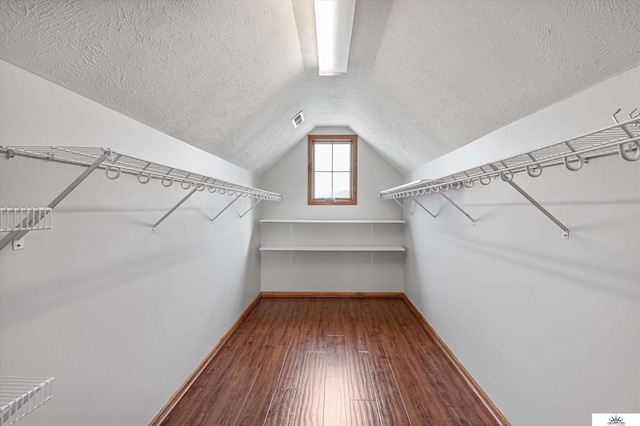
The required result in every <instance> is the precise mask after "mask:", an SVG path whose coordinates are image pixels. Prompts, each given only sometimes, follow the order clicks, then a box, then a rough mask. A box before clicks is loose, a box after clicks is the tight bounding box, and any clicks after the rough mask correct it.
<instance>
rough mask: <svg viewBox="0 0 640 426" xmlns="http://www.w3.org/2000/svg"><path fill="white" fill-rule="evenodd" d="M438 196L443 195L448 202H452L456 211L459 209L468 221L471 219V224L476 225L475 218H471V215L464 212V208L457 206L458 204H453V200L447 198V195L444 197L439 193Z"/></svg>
mask: <svg viewBox="0 0 640 426" xmlns="http://www.w3.org/2000/svg"><path fill="white" fill-rule="evenodd" d="M438 194H440V195H442V196H443V197H444V199H445V200H447V201H448V202H450V203H451V204H453V207H455V208H456V209H458V210H459V211H460V213H462V214H463V215H465V216H466V217H467V219H469V220H470V221H471V223H473V224H474V225H475V224H476V221H475V219H474V218H472V217H471V216H469V214H468V213H467V212H465V211H464V210H462V208H461V207H460V206H459V205H457V204H456V203H454V202H453V200H451V198H449V197H447V196H446V195H444V194H443V193H442V192H438Z"/></svg>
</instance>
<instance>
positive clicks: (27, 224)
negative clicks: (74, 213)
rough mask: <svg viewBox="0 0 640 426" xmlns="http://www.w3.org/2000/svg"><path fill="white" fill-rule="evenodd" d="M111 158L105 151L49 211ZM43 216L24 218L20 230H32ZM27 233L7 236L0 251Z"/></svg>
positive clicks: (61, 194)
mask: <svg viewBox="0 0 640 426" xmlns="http://www.w3.org/2000/svg"><path fill="white" fill-rule="evenodd" d="M110 156H111V152H110V151H108V150H105V151H104V152H103V153H102V155H101V156H100V157H98V158H97V159H96V160H95V161H94V162H93V163H92V164H91V165H90V166H89V167H88V168H87V169H86V170H85V171H84V172H82V174H81V175H80V176H78V177H77V178H76V179H75V180H74V181H73V182H71V184H69V186H67V187H66V188H65V189H64V190H63V191H62V192H61V193H60V194H59V195H58V196H57V197H56V198H54V200H53V201H52V202H50V203H49V205H48V206H47V207H48V208H50V209H53V208H55V207H56V206H57V205H58V204H60V202H61V201H62V200H64V199H65V198H66V197H67V195H69V194H70V193H71V191H73V190H74V189H76V187H77V186H78V185H80V184H81V183H82V181H84V180H85V179H86V178H87V177H88V176H89V175H90V174H91V173H92V172H93V171H94V170H95V169H97V168H98V166H100V164H102V162H103V161H104V160H106V159H108V158H109V157H110ZM43 217H44V215H40V214H37V215H29V217H27V218H25V219H24V220H23V221H22V223H21V224H20V227H21V228H32V227H34V226H35V225H36V224H37V223H38V222H40V220H42V218H43ZM28 232H29V231H28V230H26V231H13V232H10V233H9V234H7V235H6V236H5V237H4V238H3V239H2V240H0V250H2V249H3V248H4V247H6V246H7V245H8V244H9V243H10V242H11V241H13V240H19V239H22V238H23V237H24V236H25V235H27V233H28Z"/></svg>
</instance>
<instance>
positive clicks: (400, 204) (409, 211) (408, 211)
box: [393, 198, 416, 216]
mask: <svg viewBox="0 0 640 426" xmlns="http://www.w3.org/2000/svg"><path fill="white" fill-rule="evenodd" d="M393 201H395V202H396V203H397V204H398V205H399V206H400V207H402V208H403V209H404V210H406V211H407V213H409V214H410V215H411V216H413V214H414V213H415V211H416V209H415V207H414V209H413V211H411V210H409V209H408V208H406V207H405V206H404V204H402V202H400V201H398V200H397V199H395V198H394V199H393ZM414 201H415V200H414Z"/></svg>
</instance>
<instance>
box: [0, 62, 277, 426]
mask: <svg viewBox="0 0 640 426" xmlns="http://www.w3.org/2000/svg"><path fill="white" fill-rule="evenodd" d="M0 144H1V145H79V146H84V145H87V146H103V147H110V148H113V149H115V150H119V151H121V152H123V153H127V154H130V155H135V156H139V157H143V158H148V159H150V160H153V161H156V162H159V163H161V164H170V165H173V166H176V167H181V168H185V169H189V170H193V171H195V172H200V173H204V174H209V175H213V176H218V177H220V178H221V179H226V180H230V181H235V182H238V183H243V184H247V185H254V184H255V183H256V182H255V181H254V176H253V175H252V174H251V173H249V172H247V171H246V170H243V169H241V168H239V167H236V166H234V165H232V164H230V163H227V162H225V161H223V160H221V159H219V158H216V157H213V156H211V155H209V154H206V153H204V152H202V151H199V150H197V149H195V148H193V147H191V146H188V145H186V144H183V143H182V142H180V141H178V140H176V139H173V138H170V137H168V136H166V135H163V134H162V133H160V132H158V131H155V130H153V129H151V128H149V127H146V126H144V125H142V124H140V123H137V122H135V121H133V120H131V119H129V118H127V117H124V116H122V115H120V114H118V113H115V112H113V111H111V110H109V109H107V108H104V107H102V106H100V105H98V104H96V103H94V102H91V101H89V100H87V99H85V98H82V97H81V96H78V95H76V94H74V93H72V92H69V91H67V90H65V89H63V88H61V87H58V86H55V85H54V84H52V83H49V82H47V81H45V80H43V79H40V78H38V77H35V76H33V75H31V74H29V73H27V72H25V71H23V70H20V69H18V68H16V67H14V66H12V65H10V64H7V63H6V62H0ZM82 171H83V168H81V167H75V166H72V165H65V164H60V163H50V162H47V161H42V160H35V159H28V158H21V157H15V158H12V159H8V158H7V157H6V156H2V157H1V158H0V205H2V206H43V205H46V204H48V203H49V202H50V201H51V200H52V199H53V198H54V197H55V196H56V195H57V194H58V192H59V191H61V190H62V189H64V188H65V187H66V185H68V184H69V183H70V182H71V181H72V180H73V179H75V177H77V176H78V175H79V174H80V173H81V172H82ZM185 193H186V191H184V190H182V189H181V188H179V186H178V185H173V186H172V187H171V188H163V187H162V186H161V185H159V183H158V182H154V181H152V182H151V183H149V184H148V185H140V184H139V183H138V182H137V181H136V179H135V177H132V176H125V175H123V176H122V177H120V178H119V179H118V180H116V181H111V180H108V179H106V178H105V176H104V173H103V172H102V171H96V172H94V173H93V174H92V175H91V176H90V177H89V178H88V179H87V180H86V181H85V182H83V183H82V185H80V186H79V187H78V188H77V189H76V190H75V191H73V192H72V193H71V194H70V195H69V197H68V198H67V199H65V200H64V201H63V202H62V203H61V204H60V205H59V206H58V208H56V209H55V211H54V229H53V230H48V231H34V232H31V233H29V234H28V235H27V236H26V238H25V243H26V248H25V249H24V250H22V251H12V249H11V247H6V248H5V249H4V250H2V251H1V252H0V339H1V344H0V373H1V374H2V375H17V376H55V377H56V382H55V387H54V388H55V394H54V395H55V396H54V398H53V399H52V400H51V401H50V402H48V403H47V404H45V406H43V407H42V408H39V409H38V410H36V411H34V412H33V413H31V414H29V415H28V416H27V417H25V418H24V419H23V420H21V421H20V424H24V425H25V426H28V425H36V424H47V425H70V424H78V425H96V426H99V425H105V426H106V425H109V426H111V425H134V424H136V425H139V424H146V423H148V422H149V421H150V420H151V419H152V418H153V416H154V415H155V414H156V413H157V412H158V410H159V409H160V408H161V407H162V406H163V405H164V404H165V402H166V401H167V400H168V399H169V397H170V396H171V395H172V394H173V393H174V392H175V391H176V390H177V389H178V387H179V386H180V385H181V384H182V383H183V381H184V380H185V379H186V378H187V377H188V376H189V374H190V373H191V372H192V371H193V369H194V368H195V367H196V366H197V365H198V364H199V363H200V361H202V359H203V358H204V357H205V356H206V354H207V353H208V352H209V351H210V350H211V348H212V347H213V346H214V345H215V344H216V343H217V341H218V340H219V339H220V338H221V336H222V335H223V334H224V333H225V332H226V330H227V329H228V328H229V327H230V326H231V324H232V323H233V322H234V321H235V320H236V319H237V318H238V316H239V315H240V313H241V312H242V311H243V310H244V309H245V307H246V306H247V305H248V304H249V303H250V302H251V300H253V298H255V296H256V295H257V294H258V292H259V290H260V288H259V265H258V262H259V258H258V256H257V247H258V240H259V238H258V234H257V228H255V226H256V219H255V218H256V215H257V212H251V213H250V214H248V215H247V216H245V217H244V218H242V219H240V218H239V215H238V211H242V210H244V209H246V208H248V207H249V201H248V200H245V199H242V200H240V201H238V202H237V203H236V204H234V205H233V206H232V208H230V209H229V210H227V212H225V213H224V214H223V215H221V216H220V217H219V218H218V219H217V220H216V222H214V223H213V224H211V223H210V221H209V219H208V218H210V217H213V216H214V215H215V214H216V213H217V212H218V211H220V209H222V208H223V207H224V206H225V205H226V204H227V203H228V202H229V201H230V200H231V198H230V197H228V196H220V195H217V194H216V195H212V194H209V193H207V192H204V193H202V194H200V193H197V194H196V195H194V196H193V197H191V198H190V199H189V200H188V201H187V202H186V203H185V204H184V205H183V206H182V207H181V208H180V209H178V210H177V211H176V212H175V213H174V214H173V215H171V216H170V217H169V218H168V219H167V220H166V221H165V222H163V223H162V224H161V225H160V226H159V228H158V232H157V233H152V232H151V224H152V223H154V222H155V221H157V220H158V219H159V218H160V217H162V215H163V214H164V213H166V212H167V211H168V210H169V209H170V208H171V207H172V206H173V205H175V204H176V203H177V202H178V201H179V200H180V199H182V198H183V197H184V195H185ZM265 203H266V202H265ZM263 204H264V203H263ZM254 231H255V232H254ZM2 236H4V234H2Z"/></svg>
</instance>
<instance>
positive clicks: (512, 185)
mask: <svg viewBox="0 0 640 426" xmlns="http://www.w3.org/2000/svg"><path fill="white" fill-rule="evenodd" d="M507 183H508V184H509V185H511V187H512V188H513V189H515V190H516V191H518V192H519V193H520V194H521V195H522V196H523V197H524V198H526V199H527V200H528V201H529V202H530V203H531V204H533V205H534V206H535V207H536V208H537V209H538V210H540V211H541V212H542V213H543V214H544V215H545V216H547V217H548V218H549V219H551V221H552V222H553V223H555V224H556V225H557V226H558V227H559V228H560V229H562V232H563V233H562V236H563V237H564V238H569V228H567V227H566V226H564V225H563V224H562V222H560V221H559V220H558V219H556V218H555V216H554V215H552V214H551V213H549V211H548V210H547V209H545V208H544V207H542V206H541V205H540V203H538V202H537V201H536V200H534V199H533V198H532V197H531V196H530V195H529V194H527V192H526V191H525V190H524V189H522V188H520V187H519V186H518V185H517V184H516V183H514V182H513V181H512V180H509V181H507Z"/></svg>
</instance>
